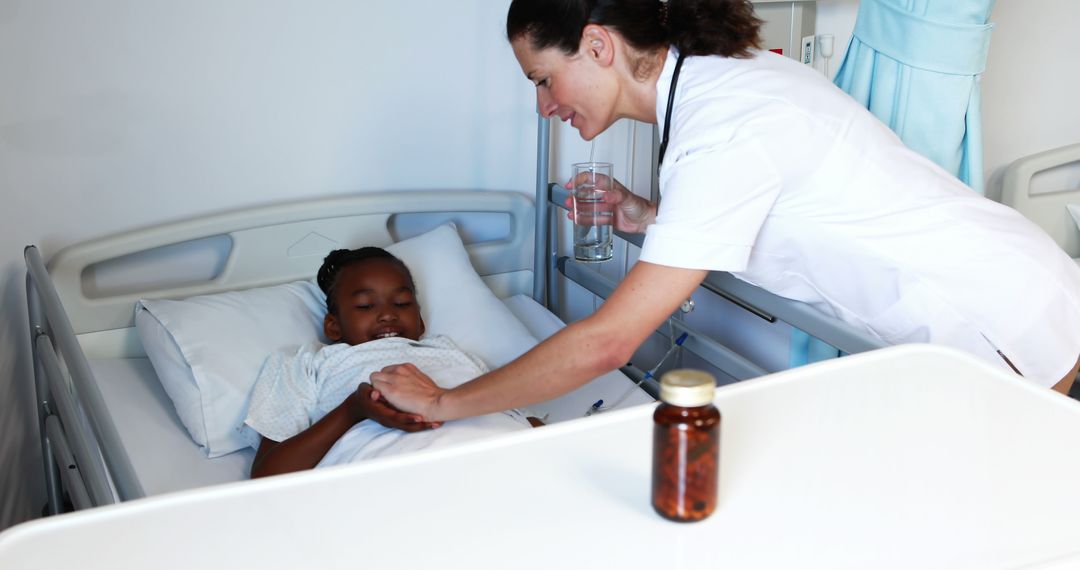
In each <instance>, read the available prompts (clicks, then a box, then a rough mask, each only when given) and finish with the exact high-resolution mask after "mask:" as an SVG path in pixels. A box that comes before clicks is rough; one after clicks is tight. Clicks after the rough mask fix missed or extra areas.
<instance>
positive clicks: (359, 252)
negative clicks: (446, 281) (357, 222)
mask: <svg viewBox="0 0 1080 570" xmlns="http://www.w3.org/2000/svg"><path fill="white" fill-rule="evenodd" d="M368 259H388V260H390V261H392V262H394V263H395V264H397V266H398V267H400V268H401V270H402V271H404V272H405V275H406V277H408V278H409V284H410V285H412V287H413V289H415V288H416V284H415V283H414V282H413V276H412V272H411V271H409V268H408V266H406V265H405V262H403V261H401V260H400V259H398V258H397V257H396V256H394V254H392V253H390V252H389V251H386V250H385V249H383V248H381V247H370V246H369V247H361V248H360V249H335V250H334V251H331V252H330V253H329V254H327V256H326V258H325V259H323V264H322V267H320V268H319V273H318V274H317V275H316V277H315V281H316V282H317V283H318V284H319V289H322V291H323V293H326V310H327V311H328V312H330V313H331V314H334V315H336V314H337V301H336V299H335V295H334V287H335V286H336V285H337V276H338V274H339V273H341V270H342V269H344V268H346V267H348V266H350V265H352V264H354V263H360V262H361V261H367V260H368Z"/></svg>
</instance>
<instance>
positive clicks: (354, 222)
mask: <svg viewBox="0 0 1080 570" xmlns="http://www.w3.org/2000/svg"><path fill="white" fill-rule="evenodd" d="M538 132H539V136H538V144H537V169H536V172H537V179H536V195H535V200H530V199H529V198H528V197H526V196H523V195H521V194H517V193H513V192H491V191H423V192H420V191H418V192H395V193H365V194H360V195H355V196H349V197H338V198H325V199H318V200H309V201H305V202H298V203H288V204H277V205H271V206H264V207H259V208H254V209H247V210H243V211H235V212H226V213H222V214H217V215H212V216H207V217H202V218H198V219H192V220H187V221H181V222H175V223H170V224H165V225H161V226H156V227H152V228H146V229H142V230H136V231H132V232H127V233H123V234H119V235H115V236H111V237H106V238H102V239H98V240H94V241H89V242H85V243H81V244H76V245H73V246H71V247H68V248H66V249H64V250H62V251H60V252H58V253H57V254H56V255H54V256H53V257H52V259H51V260H50V263H49V267H48V269H46V265H45V263H44V260H43V259H42V257H41V254H40V252H39V251H38V249H37V248H36V247H34V246H28V247H27V248H26V249H25V251H24V257H25V260H26V267H27V283H26V285H27V286H26V293H27V304H28V313H29V331H30V336H31V347H32V352H33V355H32V357H33V362H34V382H35V387H36V394H37V408H38V417H39V422H40V426H39V427H40V440H41V441H40V444H41V449H42V456H43V461H44V475H45V481H46V489H47V494H48V506H47V509H48V512H49V513H50V514H55V513H59V512H62V511H63V510H64V508H65V507H64V496H65V493H66V495H67V497H68V498H69V499H70V501H71V504H72V506H73V507H74V508H75V509H83V508H88V507H93V506H99V505H107V504H111V503H114V502H115V501H116V500H117V498H119V500H121V501H126V500H130V499H135V498H140V497H143V496H144V495H145V492H144V490H143V489H142V488H141V486H140V484H139V481H138V479H137V478H136V476H135V474H134V470H133V468H132V464H131V460H130V458H129V457H128V454H127V452H126V451H125V450H124V448H123V446H122V445H121V444H120V438H119V434H118V432H117V430H116V427H115V425H114V424H113V422H112V420H111V419H110V417H109V414H108V413H107V412H106V410H105V404H104V402H103V399H102V396H101V393H100V391H99V389H98V388H97V385H96V384H95V382H94V381H93V377H92V372H91V370H90V366H89V364H88V360H87V358H88V357H107V356H111V357H138V356H143V354H144V353H143V351H142V347H141V346H140V344H139V342H138V339H137V336H136V334H135V332H134V329H133V327H134V323H133V319H134V317H133V313H134V311H133V307H134V304H135V302H136V301H137V300H138V299H140V298H180V297H188V296H192V295H198V294H207V293H215V292H220V291H226V290H234V289H244V288H250V287H259V286H266V285H272V284H278V283H284V282H288V281H293V280H298V279H304V278H308V277H310V276H311V275H312V274H313V273H314V272H315V270H316V269H317V268H318V266H319V263H320V262H321V259H322V256H323V255H325V252H326V251H328V249H330V248H332V247H358V246H360V245H371V244H376V245H379V244H383V245H385V244H390V243H392V242H393V241H395V238H397V239H400V238H403V237H408V236H401V235H394V232H393V231H392V230H391V229H390V228H391V225H392V222H393V221H394V220H395V219H396V217H397V216H401V215H405V214H445V213H448V212H449V213H481V214H499V215H506V216H507V217H508V218H509V235H508V236H506V237H504V238H502V239H496V240H492V241H484V242H479V243H471V244H467V246H466V247H467V249H468V251H469V255H470V258H471V259H472V262H473V265H474V266H475V267H476V269H477V272H478V273H479V274H480V275H481V276H482V277H483V278H484V280H485V282H486V283H487V284H488V285H489V286H490V287H491V288H492V289H493V291H495V292H496V294H497V295H499V296H500V297H506V296H509V295H513V294H518V293H531V295H532V297H533V298H534V299H535V300H536V301H538V302H539V303H541V304H543V305H544V306H546V307H548V308H549V309H551V310H553V311H555V310H556V308H557V307H558V304H559V299H558V298H557V295H556V292H557V291H558V287H557V284H558V279H560V277H561V278H565V279H570V280H572V281H574V282H576V283H578V284H580V285H581V286H583V287H585V288H586V289H587V290H589V291H591V292H592V293H594V294H596V295H598V296H600V297H603V298H606V297H607V296H608V295H609V294H610V292H611V291H612V290H613V289H614V288H615V286H616V284H615V283H614V282H612V281H611V280H610V279H608V278H607V277H605V276H603V275H602V274H600V273H599V272H597V271H596V270H595V269H593V268H591V267H589V266H587V265H585V264H580V263H577V262H575V261H573V260H572V259H569V258H568V257H566V256H563V255H561V254H560V252H559V249H560V248H559V244H558V243H557V241H558V240H557V239H556V236H557V232H556V230H557V228H558V224H560V223H565V222H564V221H563V220H565V216H563V215H561V208H562V207H563V206H562V204H563V200H564V198H565V197H566V191H565V190H564V189H563V188H562V187H561V185H558V184H553V183H550V181H549V180H548V178H547V173H548V160H549V154H548V152H549V149H548V145H549V132H550V125H549V121H548V120H547V119H544V118H542V117H541V118H539V119H538ZM534 206H535V207H534ZM438 223H441V220H440V221H438V222H435V223H434V224H430V225H431V227H433V226H434V225H437V224H438ZM617 235H618V237H619V238H621V239H624V240H626V241H628V242H630V243H633V244H636V245H638V246H640V245H641V243H642V237H641V236H637V235H628V234H623V233H621V232H617ZM219 236H225V237H226V238H227V239H228V241H229V242H230V248H229V251H228V253H227V257H226V258H225V261H224V263H223V265H222V266H221V268H220V270H219V271H218V272H217V273H216V274H215V275H214V276H213V277H212V278H210V279H207V280H202V281H200V282H197V283H190V284H185V285H179V286H176V285H170V286H165V287H144V288H143V290H135V291H132V290H123V291H118V292H115V293H102V292H100V291H96V290H93V289H94V288H92V287H91V288H88V287H87V286H86V285H85V284H84V274H85V273H86V272H87V271H88V270H92V269H93V268H94V267H96V266H98V265H99V264H103V263H106V262H109V261H110V260H116V259H124V258H131V257H132V256H137V255H146V253H145V252H148V251H152V250H155V249H156V248H163V247H167V246H173V245H175V244H184V243H190V242H193V241H195V240H201V239H207V238H216V237H219ZM534 268H535V270H534ZM703 287H704V289H705V290H707V291H709V292H711V293H713V294H716V295H720V296H721V297H723V298H725V299H727V300H729V301H731V302H733V303H735V304H737V305H738V306H740V307H742V308H744V309H745V310H748V311H751V312H752V313H753V314H755V315H757V316H759V317H761V318H762V319H765V320H768V321H770V322H774V321H776V320H782V321H784V322H787V323H789V324H791V325H792V326H794V327H796V328H799V329H801V330H803V331H805V332H807V333H809V334H811V335H813V336H815V337H818V338H820V339H822V340H824V341H825V342H828V343H829V344H831V345H833V346H835V347H837V348H838V349H840V350H841V351H843V352H845V353H856V352H863V351H866V350H872V349H875V348H880V347H882V346H884V343H882V342H881V341H880V340H878V339H876V338H871V337H868V336H866V335H863V334H861V333H860V332H858V331H856V330H855V329H853V328H852V327H850V326H848V325H846V324H844V323H841V322H839V321H836V320H834V319H832V318H829V317H826V316H824V315H823V314H822V313H820V312H819V311H817V310H815V309H813V308H812V307H810V306H808V305H805V304H803V303H799V302H796V301H791V300H788V299H784V298H781V297H778V296H776V295H773V294H771V293H768V292H766V291H763V290H761V289H758V288H756V287H753V286H751V285H748V284H746V283H744V282H742V281H739V280H737V279H735V278H734V277H732V276H731V275H728V274H724V273H712V274H710V275H709V276H708V278H707V279H706V281H705V283H704V284H703ZM671 330H673V331H675V332H676V333H679V334H681V333H682V332H687V333H689V338H688V340H687V341H686V342H685V344H683V348H684V349H686V350H689V351H691V352H693V353H695V354H696V355H698V356H700V357H701V358H703V359H705V361H707V362H709V363H710V364H712V365H714V366H716V367H717V368H718V369H720V370H723V371H724V372H725V373H727V374H729V375H730V376H732V377H734V378H736V379H738V380H742V379H747V378H753V377H756V376H761V375H764V374H766V371H765V370H763V369H762V368H761V367H759V366H757V365H756V364H754V363H753V362H750V361H749V360H747V359H746V358H744V357H742V356H741V355H739V354H738V353H736V352H735V351H733V350H730V349H728V348H727V347H725V346H723V345H722V344H720V343H719V342H716V341H715V340H712V339H710V338H709V337H708V336H706V335H704V334H701V333H699V332H698V331H696V330H694V329H693V328H692V327H690V326H688V325H686V324H685V323H683V322H682V321H681V320H679V319H678V318H677V316H676V318H673V319H672V320H671ZM623 372H624V373H625V374H626V375H627V376H629V377H630V378H631V379H632V380H636V381H639V382H640V381H643V380H645V374H644V372H643V371H642V370H640V369H637V368H635V367H633V366H628V367H626V368H624V369H623ZM642 387H643V388H644V389H645V390H646V391H648V392H650V393H651V394H654V395H655V391H656V389H657V386H656V385H655V383H654V382H652V381H646V382H643V383H642ZM110 482H111V484H110ZM114 488H115V494H114V492H113V489H114Z"/></svg>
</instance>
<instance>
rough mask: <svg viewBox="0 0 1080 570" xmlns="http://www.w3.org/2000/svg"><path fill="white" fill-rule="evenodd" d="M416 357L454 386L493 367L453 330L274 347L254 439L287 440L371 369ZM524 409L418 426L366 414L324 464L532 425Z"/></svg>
mask: <svg viewBox="0 0 1080 570" xmlns="http://www.w3.org/2000/svg"><path fill="white" fill-rule="evenodd" d="M404 362H411V363H413V364H415V365H416V366H417V367H418V368H420V370H422V371H423V372H424V373H425V374H427V375H428V376H430V377H431V379H432V380H433V381H434V382H435V383H436V384H438V385H439V386H440V387H443V388H453V387H455V386H458V385H460V384H463V383H465V382H467V381H469V380H471V379H473V378H475V377H477V376H479V375H481V374H483V373H485V372H487V367H486V366H485V365H484V364H483V362H482V361H481V360H480V359H479V358H477V357H475V356H473V355H471V354H468V353H466V352H464V351H462V350H461V349H459V348H458V347H457V345H455V344H454V342H453V341H452V340H450V339H449V338H447V337H445V336H433V337H430V338H424V339H421V340H420V341H413V340H409V339H406V338H387V339H380V340H374V341H370V342H366V343H363V344H358V345H355V346H350V345H347V344H344V343H338V344H332V345H323V344H321V343H311V344H308V345H306V346H302V347H300V348H299V349H294V350H291V351H282V352H278V353H275V354H273V355H271V356H270V357H269V358H267V360H266V362H265V363H264V364H263V367H262V370H261V371H260V372H259V378H258V380H256V382H255V386H254V388H253V389H252V393H251V402H250V404H249V407H248V413H247V419H246V420H245V421H244V423H245V426H246V428H248V429H250V430H253V432H254V433H253V432H252V431H248V432H247V433H248V438H249V440H250V442H251V444H252V447H255V448H258V445H259V442H260V439H259V435H261V436H263V437H266V438H268V439H271V440H274V441H284V440H286V439H288V438H290V437H293V436H294V435H296V434H298V433H300V432H302V431H304V430H305V429H307V428H308V427H309V426H311V425H312V424H314V423H315V422H317V421H319V419H321V418H322V417H323V416H325V415H326V414H328V413H329V412H330V411H332V410H333V409H334V408H336V407H337V406H338V405H339V404H341V402H343V401H344V400H345V398H347V397H348V396H349V394H351V393H352V392H353V391H355V390H356V388H357V386H359V385H360V384H361V383H364V382H368V381H369V378H370V377H371V374H372V373H373V372H377V371H379V370H381V369H382V368H383V367H385V366H389V365H391V364H401V363H404ZM528 427H529V424H528V421H527V420H526V419H525V416H524V415H523V414H522V413H521V412H519V411H517V410H509V411H506V412H500V413H495V414H487V415H484V416H477V417H473V418H464V419H460V420H454V421H449V422H446V423H445V424H443V426H442V427H440V428H438V429H433V430H427V431H422V432H416V433H407V432H403V431H401V430H397V429H390V428H386V427H383V426H382V425H380V424H379V423H377V422H375V421H371V420H365V421H362V422H360V423H358V424H356V425H354V426H353V427H352V428H350V429H349V431H348V432H346V433H345V435H343V436H342V437H341V439H339V440H338V441H337V443H335V444H334V446H333V447H332V448H331V449H330V451H329V452H327V454H326V456H325V457H324V458H323V460H322V461H321V462H320V463H319V466H320V467H321V466H326V465H334V464H339V463H348V462H352V461H360V460H363V459H370V458H374V457H382V456H387V455H395V454H400V453H404V452H408V451H417V450H421V449H429V448H436V447H446V446H449V445H453V444H457V443H461V442H464V441H470V440H474V439H478V438H481V437H486V436H490V435H493V434H500V433H506V432H510V431H517V430H520V429H525V428H528Z"/></svg>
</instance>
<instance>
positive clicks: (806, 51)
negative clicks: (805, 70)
mask: <svg viewBox="0 0 1080 570" xmlns="http://www.w3.org/2000/svg"><path fill="white" fill-rule="evenodd" d="M814 40H815V37H814V36H806V37H805V38H803V39H802V58H801V59H802V62H803V63H805V64H806V65H809V66H811V67H813V66H814V44H815V43H817V42H815V41H814Z"/></svg>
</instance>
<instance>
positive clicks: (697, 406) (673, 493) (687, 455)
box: [652, 370, 720, 522]
mask: <svg viewBox="0 0 1080 570" xmlns="http://www.w3.org/2000/svg"><path fill="white" fill-rule="evenodd" d="M715 391H716V380H715V379H714V378H713V377H712V375H711V374H708V373H706V372H701V371H698V370H672V371H671V372H668V373H667V374H664V376H663V377H662V378H661V379H660V402H661V403H660V405H659V406H657V408H656V411H655V412H654V413H653V464H652V504H653V508H654V509H656V512H657V513H659V514H660V516H662V517H664V518H666V519H669V520H673V521H677V522H694V521H700V520H702V519H704V518H706V517H708V516H709V515H711V514H712V512H713V510H715V509H716V500H717V498H716V494H717V487H718V486H719V466H720V465H719V463H720V410H718V409H716V406H714V405H713V394H714V393H715Z"/></svg>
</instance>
